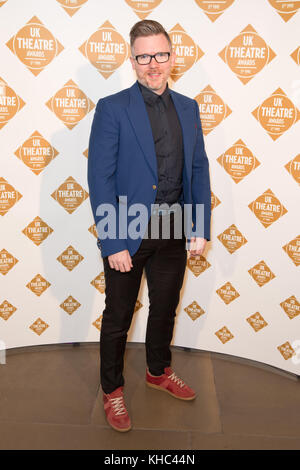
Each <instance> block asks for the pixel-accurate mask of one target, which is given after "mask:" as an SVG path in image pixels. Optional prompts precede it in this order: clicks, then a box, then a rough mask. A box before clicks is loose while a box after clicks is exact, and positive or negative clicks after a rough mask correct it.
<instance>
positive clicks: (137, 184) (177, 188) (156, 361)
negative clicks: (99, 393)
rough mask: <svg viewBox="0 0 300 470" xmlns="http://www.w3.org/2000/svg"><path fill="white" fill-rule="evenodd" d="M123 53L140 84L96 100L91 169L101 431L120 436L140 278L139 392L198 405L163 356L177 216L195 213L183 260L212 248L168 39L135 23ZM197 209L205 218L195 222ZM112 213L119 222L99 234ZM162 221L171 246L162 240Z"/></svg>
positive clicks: (173, 293) (195, 137) (194, 118)
mask: <svg viewBox="0 0 300 470" xmlns="http://www.w3.org/2000/svg"><path fill="white" fill-rule="evenodd" d="M130 44H131V53H132V57H131V58H130V60H131V64H132V67H133V69H134V70H135V72H136V75H137V82H136V83H135V84H134V85H133V86H132V87H131V88H128V89H126V90H123V91H121V92H119V93H116V94H114V95H111V96H108V97H106V98H103V99H100V100H99V102H98V104H97V107H96V112H95V116H94V121H93V125H92V130H91V136H90V143H89V159H88V182H89V190H90V200H91V205H92V210H93V214H94V218H95V222H96V225H97V231H98V246H99V248H100V250H101V254H102V257H103V264H104V273H105V283H106V291H105V294H106V299H105V301H106V304H105V310H104V312H103V318H102V327H101V338H100V359H101V366H100V375H101V385H102V390H103V401H104V409H105V413H106V418H107V421H108V423H109V424H110V425H111V426H112V427H113V428H114V429H116V430H118V431H121V432H123V431H128V430H129V429H130V428H131V421H130V417H129V415H128V412H127V410H126V407H125V403H124V398H123V386H124V378H123V375H122V372H123V357H124V352H125V345H126V339H127V332H128V329H129V327H130V324H131V320H132V315H133V312H134V307H135V303H136V299H137V295H138V291H139V287H140V282H141V277H142V273H143V269H144V268H145V272H146V278H147V284H148V291H149V301H150V307H149V317H148V323H147V331H146V359H147V366H148V367H147V370H146V384H147V385H149V386H150V387H153V388H155V389H158V390H162V391H165V392H168V393H170V394H171V395H172V396H174V397H176V398H179V399H182V400H192V399H194V398H195V392H194V391H193V390H192V389H191V388H190V387H188V386H187V385H186V384H185V383H184V381H183V380H182V379H180V378H179V377H177V376H176V374H175V373H174V372H173V370H172V369H171V367H170V366H171V352H170V348H169V346H170V343H171V340H172V335H173V327H174V318H175V315H176V308H177V305H178V302H179V294H180V289H181V287H182V282H183V277H184V272H185V267H186V258H187V254H186V240H185V237H184V235H182V236H181V237H180V238H178V236H177V235H176V233H177V232H176V230H177V229H178V224H177V227H176V223H175V219H176V216H177V215H178V212H179V213H180V212H181V211H180V210H179V211H178V208H179V209H181V208H182V207H183V206H184V207H189V208H191V207H192V216H191V217H192V220H190V225H192V224H193V231H194V233H196V236H194V235H193V236H192V234H191V235H190V236H187V238H188V240H189V241H190V245H189V252H190V255H198V254H202V253H203V250H204V248H205V244H206V241H207V240H209V239H210V201H211V193H210V182H209V173H208V160H207V157H206V153H205V149H204V143H203V135H202V129H201V123H200V117H199V108H198V105H197V103H196V101H194V100H192V99H190V98H187V97H185V96H183V95H180V94H179V93H175V92H174V91H171V90H170V89H169V88H168V84H167V81H168V78H169V76H170V73H171V69H172V67H173V65H174V62H175V54H174V53H173V52H172V44H171V41H170V38H169V36H168V34H167V32H166V31H165V30H164V28H163V27H162V26H161V25H160V24H159V23H158V22H156V21H152V20H143V21H139V22H138V23H136V24H135V25H134V26H133V28H132V29H131V32H130ZM126 204H129V209H128V211H127V212H128V213H127V212H126V214H125V215H124V209H127V207H126ZM137 205H138V207H141V206H142V207H143V208H145V211H146V213H147V214H148V215H147V217H146V225H145V217H144V219H143V218H142V219H139V221H140V222H141V224H140V225H142V226H143V227H142V228H141V230H140V232H138V231H137V226H136V224H135V225H134V222H135V220H134V216H135V215H136V207H137ZM162 205H164V206H163V207H164V208H165V209H161V207H162ZM196 206H199V207H201V208H204V211H202V215H203V217H202V220H200V222H199V220H198V219H197V217H196V212H197V211H196ZM157 207H158V210H157V209H155V208H157ZM110 208H112V209H113V212H114V213H115V215H116V217H115V219H116V220H114V223H113V224H112V229H111V230H108V232H109V233H108V234H106V233H105V230H104V227H105V225H106V227H108V225H109V219H107V215H108V213H109V212H110ZM140 211H141V209H140ZM142 212H143V211H142ZM179 215H180V217H181V219H180V220H181V222H180V223H181V224H182V214H179ZM166 220H167V221H168V222H169V228H170V236H164V229H163V226H164V223H165V221H166ZM176 220H178V217H177V219H176ZM148 222H149V223H148ZM106 223H107V224H106ZM155 223H156V225H155ZM143 224H144V225H143ZM147 224H148V226H147ZM185 225H188V223H185ZM132 226H133V227H135V228H136V230H135V231H134V230H131V229H132ZM155 227H156V228H157V227H158V229H157V230H156V229H155ZM194 229H195V230H196V232H195V230H194ZM188 230H189V228H188ZM175 232H176V233H175Z"/></svg>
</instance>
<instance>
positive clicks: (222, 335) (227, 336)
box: [215, 326, 234, 344]
mask: <svg viewBox="0 0 300 470" xmlns="http://www.w3.org/2000/svg"><path fill="white" fill-rule="evenodd" d="M215 335H216V336H217V337H218V338H219V340H220V341H221V342H222V343H223V344H225V343H227V341H230V340H231V339H232V338H234V336H233V334H232V333H231V332H230V330H229V329H228V328H227V326H223V327H222V328H220V330H218V331H216V332H215Z"/></svg>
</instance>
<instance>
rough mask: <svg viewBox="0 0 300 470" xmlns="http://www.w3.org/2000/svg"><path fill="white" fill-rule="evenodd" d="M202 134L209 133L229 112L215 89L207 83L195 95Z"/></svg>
mask: <svg viewBox="0 0 300 470" xmlns="http://www.w3.org/2000/svg"><path fill="white" fill-rule="evenodd" d="M195 100H196V101H197V103H198V105H199V112H200V117H201V126H202V131H203V134H204V135H207V134H209V133H210V132H211V131H213V130H214V129H215V128H216V127H217V126H218V125H219V124H221V123H222V122H223V121H224V119H226V118H227V117H228V116H229V115H230V114H231V112H232V111H231V109H230V108H229V106H228V105H227V104H226V103H225V102H224V101H223V99H222V98H221V96H219V95H218V94H217V93H216V92H215V90H214V89H213V88H212V87H211V86H210V85H208V86H207V87H206V88H204V89H203V90H202V91H201V92H200V93H199V94H198V95H197V96H196V97H195Z"/></svg>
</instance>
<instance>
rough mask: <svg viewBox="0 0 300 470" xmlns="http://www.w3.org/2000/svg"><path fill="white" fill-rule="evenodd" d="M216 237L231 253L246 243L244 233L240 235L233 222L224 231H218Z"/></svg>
mask: <svg viewBox="0 0 300 470" xmlns="http://www.w3.org/2000/svg"><path fill="white" fill-rule="evenodd" d="M218 239H219V240H220V242H221V243H222V244H223V245H224V246H225V248H226V249H227V251H228V252H229V253H231V254H232V253H234V252H235V251H236V250H238V249H239V248H241V246H243V245H245V244H246V243H247V240H246V238H245V237H244V235H242V233H241V232H240V231H239V230H238V229H237V227H236V226H235V225H234V224H232V225H230V227H228V228H227V229H226V230H224V232H222V233H220V235H218Z"/></svg>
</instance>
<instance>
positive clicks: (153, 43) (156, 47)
mask: <svg viewBox="0 0 300 470" xmlns="http://www.w3.org/2000/svg"><path fill="white" fill-rule="evenodd" d="M157 52H170V53H171V55H170V58H169V60H168V62H164V63H162V64H158V63H157V62H156V60H155V59H154V58H153V59H152V60H151V62H150V64H148V65H140V64H138V63H137V61H136V60H135V59H134V58H133V57H130V60H131V64H132V68H133V69H134V70H135V72H136V75H137V79H138V81H139V82H140V83H141V84H142V85H144V86H145V87H147V88H150V90H152V91H154V92H155V93H157V94H158V95H161V94H162V93H163V92H164V90H165V88H166V85H167V81H168V78H169V76H170V73H171V69H172V67H173V65H174V62H175V54H174V53H173V52H172V51H171V50H170V45H169V43H168V40H167V38H166V37H165V36H164V34H156V35H153V36H147V37H139V38H137V39H136V40H135V41H134V44H133V50H132V55H134V56H137V55H140V54H151V55H153V54H156V53H157Z"/></svg>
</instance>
